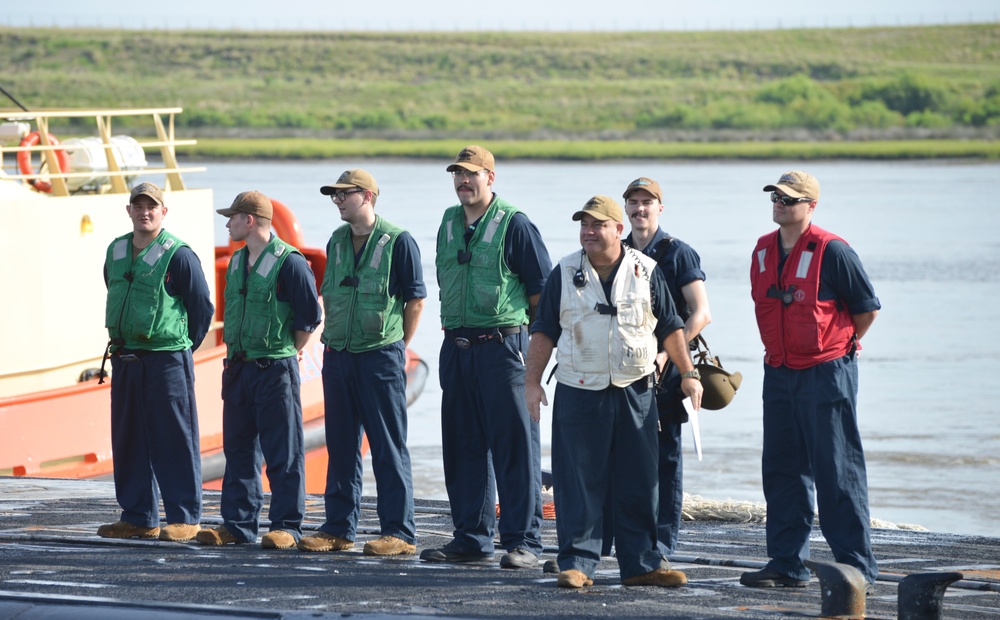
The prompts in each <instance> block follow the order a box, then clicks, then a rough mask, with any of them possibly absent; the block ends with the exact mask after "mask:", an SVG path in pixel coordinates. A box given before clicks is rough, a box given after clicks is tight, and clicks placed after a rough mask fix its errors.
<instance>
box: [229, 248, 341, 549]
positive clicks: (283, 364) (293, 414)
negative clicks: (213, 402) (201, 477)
mask: <svg viewBox="0 0 1000 620" xmlns="http://www.w3.org/2000/svg"><path fill="white" fill-rule="evenodd" d="M244 266H246V263H245V262H244ZM277 289H278V290H277V297H278V300H280V301H286V302H288V303H289V304H290V305H291V307H292V309H293V312H294V318H293V322H292V329H293V330H301V331H308V332H311V331H313V330H315V329H316V326H317V325H319V323H320V320H321V318H322V313H321V310H320V305H319V301H318V299H317V296H316V278H315V276H314V275H313V272H312V270H311V269H310V268H309V265H308V263H306V260H305V258H304V257H303V256H302V255H300V254H295V253H293V254H291V255H289V256H288V258H287V259H285V262H284V263H283V264H282V266H281V270H280V271H279V272H278V280H277ZM227 361H228V367H227V368H226V370H225V371H223V373H222V399H223V409H222V428H223V452H224V453H225V455H226V473H225V475H224V476H223V480H222V507H221V513H222V519H223V524H224V525H225V526H226V529H227V530H229V532H230V533H232V535H233V536H235V537H236V538H238V539H240V540H241V541H243V542H254V541H256V540H257V531H258V527H259V520H260V513H261V510H263V508H264V493H263V487H262V485H261V479H260V469H261V466H262V465H263V462H264V461H266V462H267V480H268V483H269V484H270V486H271V506H270V509H269V511H268V518H269V519H270V521H271V526H270V529H269V531H274V530H285V531H287V532H289V533H290V534H292V535H293V536H294V537H295V539H296V540H298V539H299V538H300V536H301V533H302V519H303V517H304V515H305V452H304V445H303V444H304V440H303V435H302V399H301V396H300V393H299V386H300V381H299V362H298V357H297V356H295V355H292V356H290V357H286V358H282V359H261V360H256V361H253V360H249V361H240V360H236V359H231V360H227Z"/></svg>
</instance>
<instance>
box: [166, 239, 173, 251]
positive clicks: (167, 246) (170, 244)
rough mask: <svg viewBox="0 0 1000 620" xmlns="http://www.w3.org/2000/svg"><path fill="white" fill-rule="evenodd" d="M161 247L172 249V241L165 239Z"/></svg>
mask: <svg viewBox="0 0 1000 620" xmlns="http://www.w3.org/2000/svg"><path fill="white" fill-rule="evenodd" d="M163 247H165V248H166V249H168V250H169V249H170V248H172V247H174V240H173V239H167V240H166V241H164V242H163Z"/></svg>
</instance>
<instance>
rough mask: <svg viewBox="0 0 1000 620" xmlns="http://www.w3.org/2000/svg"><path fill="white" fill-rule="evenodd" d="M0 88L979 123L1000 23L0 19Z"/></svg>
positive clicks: (286, 125)
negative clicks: (174, 26) (725, 27)
mask: <svg viewBox="0 0 1000 620" xmlns="http://www.w3.org/2000/svg"><path fill="white" fill-rule="evenodd" d="M0 86H3V87H4V88H6V89H7V90H8V91H9V92H11V93H12V94H14V95H15V96H16V97H17V98H18V99H20V100H21V102H22V103H24V104H25V105H26V106H27V107H29V108H32V107H39V108H40V107H49V108H51V107H91V106H107V107H135V106H167V105H179V106H183V107H184V108H185V113H184V114H182V115H181V116H180V117H178V122H179V123H180V124H181V125H182V126H186V127H187V128H188V130H187V132H186V133H192V132H195V133H200V134H201V135H213V132H216V135H223V131H224V130H230V133H234V134H235V135H244V136H245V135H255V136H261V137H262V136H268V135H317V136H328V137H329V136H358V137H367V138H401V137H411V138H428V137H431V138H458V139H464V138H471V137H476V136H483V137H490V138H493V139H523V138H535V139H548V138H558V139H563V140H583V139H591V140H594V139H597V140H603V139H632V140H635V139H653V140H655V139H658V138H666V137H670V138H671V139H675V140H676V139H681V140H714V139H719V138H720V137H721V138H723V139H733V138H734V137H742V138H746V137H751V138H753V137H757V138H760V137H762V136H763V137H769V139H775V138H778V137H785V138H789V137H791V138H792V139H843V138H849V139H862V138H871V137H901V136H902V137H927V136H932V137H933V136H934V135H942V136H949V135H950V136H952V137H955V136H959V135H962V136H966V137H968V136H980V135H989V136H993V137H995V136H996V135H998V131H997V128H998V127H1000V24H985V25H965V26H934V27H901V28H856V29H829V30H827V29H801V30H776V31H748V32H718V31H716V32H659V33H654V32H639V33H538V32H531V33H512V32H503V33H482V32H476V33H399V32H393V33H369V32H364V33H362V32H355V33H319V32H314V33H303V32H234V31H225V32H201V31H113V30H71V29H23V28H21V29H0ZM2 107H7V108H9V107H11V105H10V104H8V103H7V102H4V103H2V104H0V108H2ZM241 132H242V133H241ZM935 132H936V133H935ZM949 132H950V133H949ZM963 132H964V133H963Z"/></svg>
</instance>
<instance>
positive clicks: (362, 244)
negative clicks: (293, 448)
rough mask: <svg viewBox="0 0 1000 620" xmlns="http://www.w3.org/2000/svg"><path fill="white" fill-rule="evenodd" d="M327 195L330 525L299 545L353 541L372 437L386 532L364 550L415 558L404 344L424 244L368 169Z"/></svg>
mask: <svg viewBox="0 0 1000 620" xmlns="http://www.w3.org/2000/svg"><path fill="white" fill-rule="evenodd" d="M320 193H322V194H324V195H327V196H329V197H330V198H331V200H333V204H335V205H336V206H337V209H338V211H339V212H340V218H341V219H342V220H343V221H344V222H346V224H344V225H343V226H341V227H340V228H338V229H337V230H335V231H334V232H333V235H332V236H331V237H330V243H329V245H328V246H327V249H326V254H327V264H326V273H325V274H324V276H323V287H322V293H323V305H324V308H325V311H326V312H325V314H326V321H325V326H324V328H323V337H322V340H323V344H324V345H326V346H325V348H324V352H323V396H324V401H325V403H326V404H325V413H326V448H327V452H328V454H329V460H328V463H327V476H326V493H325V495H324V500H325V504H326V522H325V523H324V524H323V525H322V526H321V527H320V528H319V532H317V533H316V534H314V535H312V536H306V537H304V538H302V539H301V540H300V541H299V544H298V547H299V549H301V550H302V551H342V550H345V549H350V548H352V547H354V539H355V535H356V533H357V527H358V516H359V514H360V512H361V503H360V500H361V489H362V484H361V479H362V459H361V441H362V437H363V435H364V434H367V435H368V445H369V446H370V447H371V455H372V470H373V471H374V473H375V482H376V485H377V487H378V509H377V510H378V516H379V524H380V526H381V527H380V534H381V535H380V537H379V538H377V539H375V540H372V541H369V542H367V543H365V546H364V553H365V555H379V556H386V555H411V554H413V553H415V552H416V523H415V522H414V515H413V512H414V511H413V475H412V472H411V469H410V453H409V450H407V447H406V429H407V421H406V345H407V344H408V343H409V342H410V339H411V338H412V337H413V334H414V332H415V331H416V329H417V323H418V322H419V321H420V313H421V311H422V310H423V307H424V298H425V297H426V296H427V288H426V287H425V286H424V281H423V268H422V267H421V264H420V250H419V248H418V247H417V243H416V241H414V239H413V237H412V236H411V235H410V233H408V232H406V231H405V230H403V229H402V228H399V227H398V226H395V225H393V224H392V223H390V222H388V221H387V220H386V219H384V218H383V217H381V216H379V215H376V214H375V203H376V201H377V200H378V196H379V189H378V184H377V183H376V182H375V179H374V178H373V177H372V175H371V174H369V173H368V172H367V171H365V170H361V169H360V168H359V169H354V170H348V171H346V172H344V173H343V174H341V175H340V178H338V179H337V181H336V183H332V184H330V185H324V186H323V187H321V188H320Z"/></svg>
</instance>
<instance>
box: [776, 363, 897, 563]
mask: <svg viewBox="0 0 1000 620" xmlns="http://www.w3.org/2000/svg"><path fill="white" fill-rule="evenodd" d="M857 395H858V363H857V360H856V359H855V358H854V356H846V357H842V358H840V359H836V360H832V361H829V362H824V363H822V364H819V365H816V366H813V367H812V368H806V369H805V370H792V369H790V368H786V367H784V366H780V367H777V368H775V367H773V366H768V365H765V366H764V450H763V457H762V459H761V463H762V466H761V470H762V476H763V484H764V498H765V499H766V500H767V530H766V531H767V555H768V557H770V558H771V561H770V562H769V563H768V566H769V567H770V568H772V569H774V570H776V571H778V572H780V573H782V574H784V575H788V576H790V577H794V578H796V579H808V578H809V570H808V569H807V568H806V567H805V566H804V565H803V563H802V561H803V560H804V559H806V558H808V557H809V536H810V534H811V533H812V525H813V517H814V505H813V495H814V493H815V496H816V499H817V500H818V505H819V515H820V527H821V529H822V531H823V536H824V537H825V538H826V542H827V543H828V544H829V545H830V549H831V550H832V551H833V557H834V558H835V559H836V561H837V562H840V563H842V564H848V565H850V566H853V567H855V568H857V569H858V570H860V571H861V572H862V574H864V575H865V578H866V579H868V581H869V582H874V581H875V578H876V577H877V576H878V565H877V563H876V561H875V555H874V554H873V553H872V548H871V529H870V527H871V526H870V523H871V520H870V517H869V514H868V478H867V472H866V469H865V455H864V451H863V449H862V447H861V434H860V433H859V431H858V420H857Z"/></svg>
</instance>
